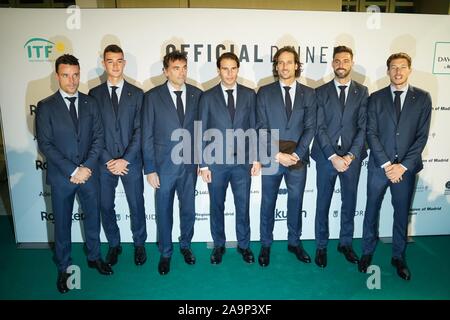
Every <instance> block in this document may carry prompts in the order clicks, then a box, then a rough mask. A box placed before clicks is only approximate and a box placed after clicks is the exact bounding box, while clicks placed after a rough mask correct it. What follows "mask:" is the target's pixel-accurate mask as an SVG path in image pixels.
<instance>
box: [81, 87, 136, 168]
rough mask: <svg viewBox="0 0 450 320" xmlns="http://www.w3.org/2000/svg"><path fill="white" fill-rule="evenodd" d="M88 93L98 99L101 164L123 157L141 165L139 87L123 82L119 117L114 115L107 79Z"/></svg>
mask: <svg viewBox="0 0 450 320" xmlns="http://www.w3.org/2000/svg"><path fill="white" fill-rule="evenodd" d="M89 95H90V96H92V97H94V98H95V100H96V101H97V105H98V106H99V108H100V114H101V117H102V121H103V128H104V132H105V147H104V148H103V151H102V153H101V155H100V164H101V165H103V164H105V163H106V162H108V161H109V160H112V159H119V158H123V159H125V160H126V161H128V162H129V163H132V164H137V165H141V164H142V156H141V108H142V103H143V97H144V93H143V92H142V90H141V89H139V88H138V87H135V86H133V85H132V84H130V83H128V82H126V81H124V84H123V87H122V92H121V95H120V100H119V109H118V110H119V116H118V117H116V115H115V114H114V111H113V106H112V102H111V97H110V94H109V90H108V84H107V83H106V82H105V83H102V84H100V85H98V86H97V87H95V88H93V89H91V90H90V91H89Z"/></svg>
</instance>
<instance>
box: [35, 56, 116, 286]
mask: <svg viewBox="0 0 450 320" xmlns="http://www.w3.org/2000/svg"><path fill="white" fill-rule="evenodd" d="M55 72H56V79H57V81H58V83H59V90H58V91H57V92H55V93H54V94H52V95H51V96H49V97H47V98H45V99H44V100H41V101H39V103H38V105H37V111H36V136H37V142H38V146H39V150H40V151H41V152H42V153H43V154H44V156H45V158H46V161H47V179H46V182H47V183H48V184H49V185H50V187H51V193H52V209H53V214H54V216H55V260H56V264H57V267H58V280H57V284H56V286H57V289H58V291H59V292H61V293H66V292H68V291H69V288H68V286H67V280H68V278H69V276H70V274H69V273H67V268H68V267H69V266H70V265H71V264H72V258H71V257H70V253H71V228H72V210H73V203H74V199H75V195H78V198H79V200H80V203H81V209H82V210H83V213H84V220H83V227H84V237H85V239H86V248H87V258H88V266H89V267H90V268H96V269H97V270H98V272H99V273H101V274H104V275H110V274H112V273H113V271H112V269H111V268H110V266H109V265H108V264H106V263H105V262H103V260H102V258H101V252H100V214H99V202H98V197H99V192H98V191H99V186H98V157H99V155H100V152H101V150H102V149H103V127H102V122H101V118H100V113H99V110H98V107H97V104H96V102H95V100H94V99H93V98H91V97H89V96H87V95H85V94H83V93H81V92H79V91H78V85H79V82H80V64H79V63H78V59H77V58H75V57H74V56H72V55H69V54H65V55H62V56H60V57H59V58H58V59H56V62H55Z"/></svg>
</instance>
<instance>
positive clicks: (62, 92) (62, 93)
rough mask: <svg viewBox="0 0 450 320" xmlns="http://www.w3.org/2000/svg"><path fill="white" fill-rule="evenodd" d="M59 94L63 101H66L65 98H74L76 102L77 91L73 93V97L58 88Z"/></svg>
mask: <svg viewBox="0 0 450 320" xmlns="http://www.w3.org/2000/svg"><path fill="white" fill-rule="evenodd" d="M59 93H60V94H61V96H62V97H63V99H64V101H66V97H67V98H72V97H75V98H77V100H78V90H77V92H75V93H74V94H73V95H70V94H68V93H67V92H65V91H63V90H62V89H61V88H59Z"/></svg>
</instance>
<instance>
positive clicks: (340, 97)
mask: <svg viewBox="0 0 450 320" xmlns="http://www.w3.org/2000/svg"><path fill="white" fill-rule="evenodd" d="M346 88H347V86H339V89H341V92H339V101H340V102H341V112H342V113H344V108H345V89H346Z"/></svg>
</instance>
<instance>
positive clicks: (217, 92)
mask: <svg viewBox="0 0 450 320" xmlns="http://www.w3.org/2000/svg"><path fill="white" fill-rule="evenodd" d="M236 94H237V92H236ZM237 96H238V97H239V95H237ZM214 99H216V102H217V106H218V110H217V112H220V113H221V114H224V113H225V117H226V119H227V120H228V123H229V124H231V128H232V127H233V121H232V120H231V115H230V111H228V106H227V103H228V102H226V101H225V96H224V94H223V91H222V86H221V85H220V83H219V84H218V85H217V86H216V87H215V89H214ZM238 99H239V98H238ZM235 109H236V110H237V105H236V106H235ZM236 110H235V111H236ZM234 117H235V118H236V112H235V114H234Z"/></svg>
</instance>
